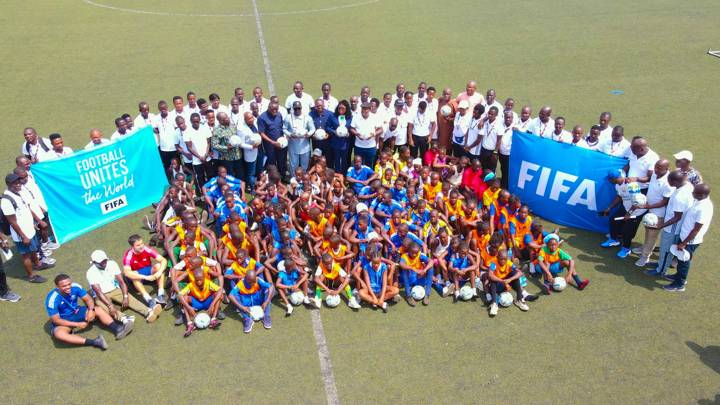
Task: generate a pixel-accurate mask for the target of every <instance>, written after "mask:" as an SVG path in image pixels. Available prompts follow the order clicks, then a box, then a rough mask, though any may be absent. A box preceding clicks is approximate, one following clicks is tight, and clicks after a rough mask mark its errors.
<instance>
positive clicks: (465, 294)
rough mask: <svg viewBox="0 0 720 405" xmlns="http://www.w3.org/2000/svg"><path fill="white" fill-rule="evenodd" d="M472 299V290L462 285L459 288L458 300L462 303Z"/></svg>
mask: <svg viewBox="0 0 720 405" xmlns="http://www.w3.org/2000/svg"><path fill="white" fill-rule="evenodd" d="M472 297H473V288H472V287H471V286H469V285H467V284H466V285H464V286H462V288H460V299H461V300H463V301H470V299H471V298H472Z"/></svg>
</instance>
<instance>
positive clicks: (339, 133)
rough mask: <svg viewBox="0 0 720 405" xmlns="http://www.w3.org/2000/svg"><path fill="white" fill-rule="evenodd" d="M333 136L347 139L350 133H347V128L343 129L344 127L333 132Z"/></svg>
mask: <svg viewBox="0 0 720 405" xmlns="http://www.w3.org/2000/svg"><path fill="white" fill-rule="evenodd" d="M335 134H336V135H337V136H338V137H340V138H347V137H348V136H350V133H349V132H348V129H347V127H345V126H342V127H338V128H337V129H336V130H335Z"/></svg>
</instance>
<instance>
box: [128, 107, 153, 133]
mask: <svg viewBox="0 0 720 405" xmlns="http://www.w3.org/2000/svg"><path fill="white" fill-rule="evenodd" d="M154 118H155V114H152V113H151V112H150V104H148V103H146V102H144V101H141V102H140V103H139V104H138V115H137V117H135V119H134V120H133V128H135V130H138V129H140V128H145V127H148V126H152V125H153V121H154Z"/></svg>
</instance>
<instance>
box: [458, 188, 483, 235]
mask: <svg viewBox="0 0 720 405" xmlns="http://www.w3.org/2000/svg"><path fill="white" fill-rule="evenodd" d="M459 214H460V221H459V224H458V225H459V228H460V231H461V234H463V235H467V234H468V233H469V232H470V231H471V230H473V229H475V227H476V226H477V225H478V224H479V223H480V222H482V218H480V214H479V213H478V210H477V200H475V198H474V197H472V198H468V199H467V200H465V201H464V202H463V204H462V207H461V208H460V213H459Z"/></svg>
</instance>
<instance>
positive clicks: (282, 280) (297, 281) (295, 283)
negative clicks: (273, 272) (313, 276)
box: [275, 258, 310, 316]
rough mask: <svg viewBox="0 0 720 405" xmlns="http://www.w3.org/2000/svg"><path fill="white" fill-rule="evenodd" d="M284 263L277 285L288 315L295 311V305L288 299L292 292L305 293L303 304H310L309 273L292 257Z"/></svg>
mask: <svg viewBox="0 0 720 405" xmlns="http://www.w3.org/2000/svg"><path fill="white" fill-rule="evenodd" d="M283 264H284V266H283V267H282V269H278V273H277V275H278V276H277V281H276V282H275V287H276V288H277V291H278V293H279V294H280V299H281V300H282V301H283V303H284V304H285V307H286V308H287V315H288V316H289V315H291V314H292V313H293V306H292V304H291V303H290V301H289V300H288V296H289V295H290V294H293V293H295V292H298V291H300V292H302V293H303V304H306V305H307V304H310V299H309V298H308V274H307V272H306V271H305V270H304V269H303V268H302V267H301V266H298V265H297V264H296V263H295V260H293V259H291V258H287V259H285V260H283Z"/></svg>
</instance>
